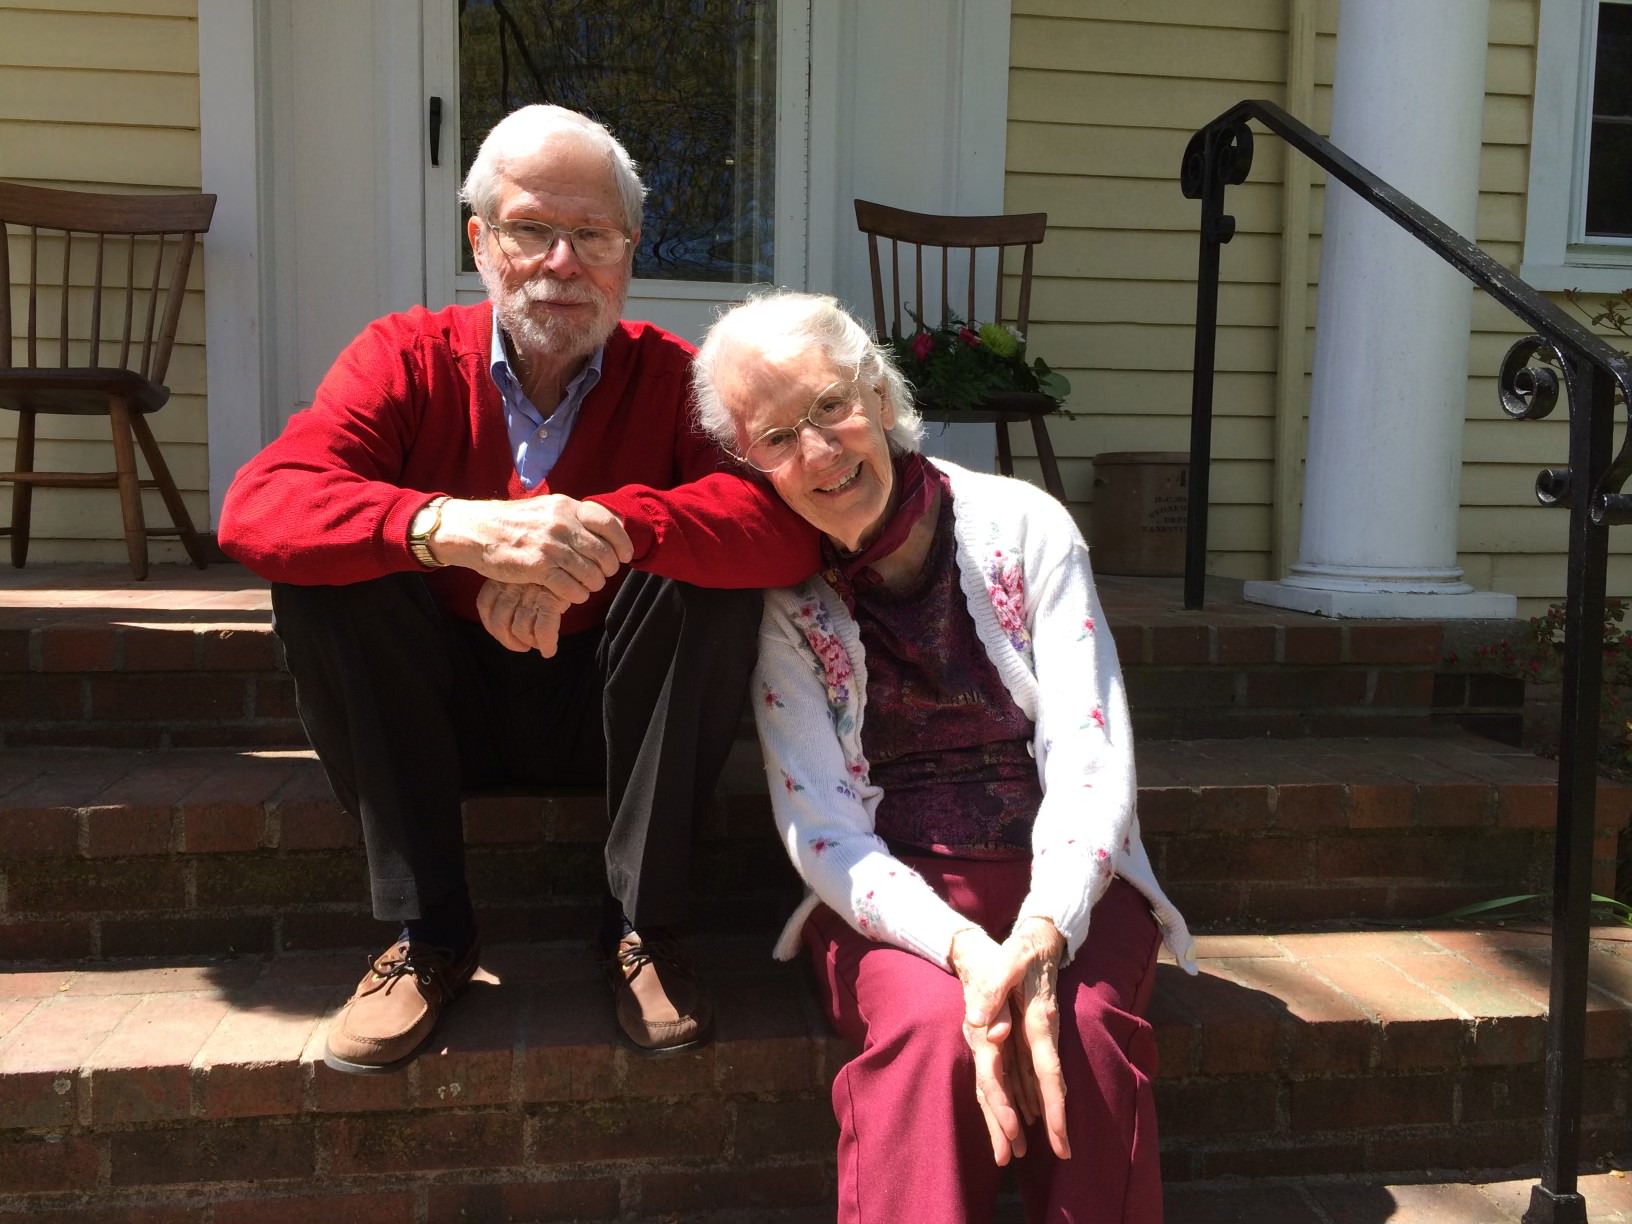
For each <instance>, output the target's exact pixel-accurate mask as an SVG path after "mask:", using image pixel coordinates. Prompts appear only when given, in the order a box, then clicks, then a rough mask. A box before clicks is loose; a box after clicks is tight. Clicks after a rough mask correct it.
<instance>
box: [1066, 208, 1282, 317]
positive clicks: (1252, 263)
mask: <svg viewBox="0 0 1632 1224" xmlns="http://www.w3.org/2000/svg"><path fill="white" fill-rule="evenodd" d="M1198 248H1199V239H1198V236H1197V235H1196V234H1193V233H1191V234H1186V233H1183V232H1180V231H1177V230H1167V231H1162V232H1154V231H1152V232H1141V231H1138V230H1119V231H1110V230H1101V229H1096V228H1091V227H1090V228H1070V227H1066V226H1060V225H1055V224H1054V219H1053V217H1052V216H1050V218H1049V227H1048V237H1047V239H1046V240H1045V241H1044V242H1043V245H1042V246H1040V247H1038V248H1037V272H1038V274H1043V273H1044V272H1046V274H1047V275H1049V276H1072V277H1084V278H1090V279H1095V278H1102V279H1107V280H1137V279H1140V278H1145V277H1148V278H1150V279H1152V280H1180V281H1188V282H1189V285H1190V294H1191V298H1192V300H1193V299H1194V296H1195V277H1196V261H1197V258H1198ZM1280 258H1281V253H1280V237H1279V236H1278V235H1275V234H1237V235H1236V236H1235V238H1234V239H1233V240H1232V241H1231V242H1230V244H1229V245H1228V246H1226V247H1225V248H1224V255H1223V258H1222V260H1221V261H1220V263H1221V269H1220V271H1221V276H1222V278H1223V279H1224V280H1225V281H1226V282H1229V283H1236V284H1278V283H1279V282H1280V275H1281V268H1280Z"/></svg>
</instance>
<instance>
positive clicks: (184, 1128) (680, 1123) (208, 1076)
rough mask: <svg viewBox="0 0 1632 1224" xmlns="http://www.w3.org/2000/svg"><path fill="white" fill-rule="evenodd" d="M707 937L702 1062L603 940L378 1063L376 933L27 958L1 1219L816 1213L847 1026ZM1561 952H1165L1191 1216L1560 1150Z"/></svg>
mask: <svg viewBox="0 0 1632 1224" xmlns="http://www.w3.org/2000/svg"><path fill="white" fill-rule="evenodd" d="M693 950H694V953H695V955H696V959H697V961H698V963H699V967H700V969H701V971H702V972H703V974H704V975H705V977H706V978H707V980H708V981H709V982H710V983H711V985H712V987H713V988H714V990H715V993H716V996H717V998H718V1000H719V1014H720V1018H719V1040H718V1041H717V1042H716V1043H715V1044H713V1045H712V1046H710V1047H709V1048H707V1049H705V1050H703V1051H700V1052H698V1053H696V1054H692V1055H687V1056H681V1057H677V1058H672V1059H668V1060H663V1061H657V1062H648V1061H644V1060H640V1059H637V1058H633V1057H631V1056H630V1055H629V1054H628V1053H627V1052H626V1051H624V1050H623V1049H622V1048H621V1047H619V1046H617V1045H616V1044H615V1043H613V1042H611V1041H610V1040H609V1034H610V1033H611V1032H612V1023H613V1022H612V1017H611V1008H610V1002H609V998H608V996H607V993H606V991H605V988H604V986H603V985H602V983H601V981H600V980H599V969H598V967H597V965H596V964H595V963H594V961H593V958H592V957H591V956H590V954H589V952H588V951H587V949H585V948H584V947H583V946H581V945H575V944H564V943H554V944H521V945H508V946H498V947H491V948H490V949H489V950H488V952H487V954H486V955H485V956H484V974H483V979H482V980H481V981H480V982H479V983H478V984H476V985H475V986H473V987H472V988H471V990H470V992H469V994H468V995H467V996H466V997H465V998H463V999H462V1000H461V1001H460V1002H459V1003H458V1005H457V1006H456V1007H455V1008H454V1009H453V1010H452V1011H450V1013H449V1014H448V1016H447V1017H446V1019H445V1021H444V1024H443V1027H442V1028H441V1029H440V1030H439V1033H438V1037H437V1039H436V1041H435V1043H434V1046H433V1048H432V1050H430V1051H429V1052H427V1053H426V1054H424V1055H423V1056H421V1057H420V1058H419V1059H417V1060H416V1061H415V1062H414V1063H413V1064H411V1066H410V1067H409V1068H408V1069H406V1070H405V1071H403V1072H401V1073H399V1074H393V1075H386V1076H375V1077H352V1076H343V1075H337V1074H335V1073H333V1072H331V1071H329V1070H328V1068H326V1067H324V1066H323V1065H322V1063H321V1061H320V1051H321V1048H322V1039H323V1034H324V1032H325V1025H326V1023H327V1019H328V1017H329V1016H331V1015H332V1013H333V1011H334V1009H335V1008H336V1007H337V1006H338V1005H339V1003H340V1002H341V1001H342V1000H343V998H344V996H345V995H346V993H347V992H348V990H349V988H350V986H351V985H352V984H353V983H354V981H355V978H356V976H357V973H358V971H359V968H360V965H361V961H360V959H359V958H358V957H357V956H355V955H341V954H336V953H323V954H307V955H288V956H279V957H272V958H258V957H240V958H230V959H219V960H192V961H183V962H172V963H168V964H157V963H153V962H114V963H109V964H102V965H97V966H95V967H87V966H84V965H63V966H52V967H42V968H39V969H36V970H31V971H18V972H13V973H11V974H8V975H6V976H5V977H3V978H0V1219H4V1218H10V1216H8V1215H6V1214H5V1213H7V1212H10V1213H14V1214H15V1215H16V1216H17V1217H18V1218H28V1219H30V1220H36V1219H45V1220H50V1219H52V1218H53V1211H54V1209H61V1210H62V1211H63V1212H64V1213H65V1214H63V1215H61V1216H59V1217H57V1218H61V1219H63V1220H64V1221H66V1220H67V1219H74V1220H76V1221H82V1220H87V1219H98V1220H101V1219H113V1218H119V1219H138V1218H139V1219H144V1220H147V1219H153V1220H165V1221H171V1220H196V1221H198V1222H199V1224H205V1222H206V1221H209V1222H211V1224H224V1222H225V1221H247V1220H250V1219H254V1220H260V1221H279V1222H281V1221H296V1220H309V1219H318V1218H357V1219H361V1220H376V1219H378V1220H388V1219H389V1220H399V1219H433V1220H442V1219H457V1218H472V1219H499V1218H527V1219H532V1218H593V1219H606V1220H647V1221H654V1222H655V1221H656V1220H658V1219H664V1220H668V1219H679V1220H697V1221H702V1220H715V1221H720V1220H724V1219H727V1218H735V1217H732V1216H731V1215H730V1214H729V1213H731V1212H742V1213H745V1214H744V1215H743V1216H742V1217H741V1218H743V1219H751V1218H757V1219H766V1220H775V1219H778V1218H791V1217H779V1216H777V1215H775V1214H773V1211H772V1209H773V1208H774V1209H779V1210H784V1211H809V1212H812V1213H815V1212H817V1211H819V1210H820V1209H821V1208H823V1207H824V1206H825V1205H827V1204H828V1203H829V1202H830V1196H831V1193H832V1165H831V1153H832V1143H833V1138H834V1127H833V1123H832V1120H831V1115H830V1113H829V1107H828V1100H827V1096H828V1093H827V1089H828V1084H829V1081H830V1079H831V1077H832V1075H833V1074H834V1072H835V1070H836V1068H837V1067H838V1066H839V1065H840V1063H841V1062H842V1060H843V1058H844V1057H845V1050H844V1047H843V1046H842V1045H841V1043H839V1042H838V1041H836V1039H834V1038H832V1037H831V1036H829V1035H828V1034H827V1033H826V1032H825V1031H824V1029H823V1026H822V1022H821V1020H820V1018H819V1015H818V1012H817V1009H816V1007H815V1005H814V1001H813V998H812V996H811V994H810V990H809V986H808V984H807V981H806V979H805V977H804V974H803V972H802V971H801V970H799V969H797V968H793V967H788V966H778V965H774V964H771V963H770V962H768V961H767V960H766V959H764V958H765V955H766V945H765V942H764V941H763V940H761V939H757V938H748V937H738V938H710V939H706V940H701V941H696V942H694V945H693ZM1547 962H1548V944H1547V938H1546V934H1545V932H1544V931H1541V930H1514V929H1507V930H1500V929H1498V930H1460V929H1459V930H1417V931H1389V932H1377V931H1350V932H1334V933H1326V934H1304V935H1260V936H1218V937H1204V938H1203V940H1202V946H1201V963H1202V970H1203V972H1202V974H1201V976H1199V977H1196V978H1190V977H1187V976H1185V975H1184V974H1182V973H1180V972H1179V971H1178V970H1177V968H1176V967H1174V966H1172V965H1170V964H1164V965H1162V966H1160V967H1159V968H1158V975H1157V976H1158V982H1157V989H1156V995H1155V998H1154V1000H1153V1003H1152V1006H1151V1009H1150V1019H1151V1022H1152V1024H1153V1026H1154V1028H1155V1032H1156V1037H1157V1043H1158V1048H1159V1051H1160V1060H1161V1068H1160V1072H1159V1078H1158V1081H1157V1096H1158V1109H1159V1112H1160V1116H1161V1124H1162V1145H1163V1164H1164V1171H1165V1175H1166V1177H1167V1180H1168V1183H1169V1185H1170V1186H1171V1187H1172V1188H1173V1196H1174V1199H1175V1206H1176V1207H1178V1206H1180V1205H1181V1204H1190V1205H1191V1206H1192V1208H1193V1210H1194V1212H1195V1214H1193V1215H1189V1216H1187V1215H1186V1214H1183V1213H1178V1214H1175V1215H1174V1216H1173V1217H1172V1218H1174V1219H1175V1220H1176V1221H1182V1220H1184V1219H1186V1218H1191V1219H1196V1220H1203V1219H1205V1220H1219V1219H1225V1218H1234V1217H1227V1216H1218V1215H1212V1214H1207V1213H1205V1211H1204V1210H1203V1200H1202V1198H1201V1197H1198V1196H1200V1195H1204V1194H1205V1190H1198V1189H1196V1188H1194V1186H1195V1183H1201V1182H1207V1181H1210V1180H1212V1179H1218V1178H1233V1177H1254V1178H1257V1177H1272V1178H1282V1179H1286V1178H1296V1179H1298V1182H1299V1184H1306V1183H1307V1182H1308V1181H1309V1179H1315V1178H1321V1177H1329V1176H1334V1175H1339V1174H1347V1175H1362V1176H1365V1177H1368V1178H1374V1179H1377V1178H1386V1177H1388V1176H1389V1175H1399V1174H1407V1173H1409V1174H1414V1175H1416V1176H1418V1177H1420V1176H1421V1171H1422V1170H1424V1169H1429V1168H1438V1169H1496V1168H1505V1167H1508V1166H1511V1165H1517V1164H1520V1163H1523V1162H1527V1161H1530V1160H1533V1159H1535V1158H1536V1156H1537V1154H1538V1151H1539V1145H1540V1141H1539V1119H1540V1117H1541V1112H1542V1088H1541V1085H1542V1062H1543V1056H1544V1042H1545V1017H1544V1012H1545V1000H1546V996H1547V982H1548V963H1547ZM1590 971H1591V979H1592V983H1593V986H1592V991H1591V997H1590V1002H1589V1012H1588V1021H1587V1052H1586V1057H1587V1060H1588V1061H1587V1065H1586V1076H1585V1085H1586V1089H1585V1091H1586V1100H1585V1111H1584V1125H1583V1140H1582V1142H1583V1147H1582V1150H1583V1151H1584V1152H1587V1153H1593V1154H1598V1153H1604V1152H1610V1151H1616V1150H1626V1149H1627V1148H1628V1147H1632V1121H1629V1120H1628V1110H1627V1108H1626V1106H1627V1102H1628V1099H1629V1098H1632V937H1629V932H1628V931H1627V930H1626V929H1625V928H1615V929H1600V930H1597V931H1595V932H1594V941H1593V945H1592V951H1591V967H1590ZM955 1036H956V1035H955V1034H950V1033H949V1035H948V1037H949V1039H955ZM1238 1188H1239V1187H1238ZM1265 1190H1266V1193H1268V1195H1269V1199H1270V1200H1272V1201H1273V1200H1276V1199H1277V1198H1278V1197H1281V1196H1287V1195H1290V1197H1289V1198H1288V1207H1287V1211H1288V1212H1289V1214H1258V1215H1256V1216H1250V1217H1243V1218H1257V1219H1275V1220H1277V1221H1294V1222H1296V1221H1301V1220H1304V1219H1322V1217H1320V1216H1319V1215H1316V1214H1313V1213H1312V1212H1311V1211H1294V1210H1293V1209H1294V1208H1297V1207H1298V1206H1299V1204H1300V1203H1302V1204H1303V1205H1304V1207H1307V1205H1308V1204H1307V1201H1306V1200H1305V1199H1304V1198H1302V1197H1301V1192H1297V1191H1293V1190H1291V1189H1290V1188H1289V1187H1287V1186H1285V1185H1282V1186H1280V1187H1265ZM1341 1200H1342V1195H1340V1194H1339V1195H1337V1197H1336V1198H1335V1199H1334V1200H1333V1201H1334V1202H1336V1201H1341ZM1317 1201H1319V1196H1317ZM92 1207H94V1208H96V1209H97V1211H96V1213H95V1214H71V1209H87V1208H92ZM126 1209H129V1214H128V1215H127V1214H123V1213H124V1212H125V1210H126ZM138 1209H140V1210H138ZM210 1210H213V1212H214V1214H213V1215H210V1214H207V1212H208V1211H210ZM144 1212H146V1213H149V1214H144ZM382 1213H383V1214H382ZM461 1213H464V1214H463V1215H462V1214H461ZM710 1213H714V1214H710ZM721 1213H724V1214H721ZM755 1213H759V1214H755ZM811 1218H816V1216H815V1215H814V1214H812V1216H811ZM1335 1218H1340V1219H1341V1218H1351V1217H1347V1216H1343V1215H1341V1214H1338V1215H1337V1216H1336V1217H1335ZM1352 1218H1361V1217H1352ZM1365 1218H1371V1217H1369V1216H1367V1217H1365ZM1376 1218H1378V1219H1381V1218H1384V1216H1377V1217H1376ZM1430 1218H1443V1219H1456V1218H1457V1217H1455V1216H1442V1217H1430ZM1474 1218H1477V1217H1474ZM1487 1218H1500V1217H1498V1216H1495V1215H1494V1213H1493V1214H1492V1216H1490V1217H1487ZM1595 1218H1599V1217H1595Z"/></svg>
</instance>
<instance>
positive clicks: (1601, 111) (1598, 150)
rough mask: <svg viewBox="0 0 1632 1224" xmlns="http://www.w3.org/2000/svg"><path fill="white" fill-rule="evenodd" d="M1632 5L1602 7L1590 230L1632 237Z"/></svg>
mask: <svg viewBox="0 0 1632 1224" xmlns="http://www.w3.org/2000/svg"><path fill="white" fill-rule="evenodd" d="M1629 182H1632V5H1629V4H1600V5H1599V6H1598V54H1597V58H1596V62H1595V64H1594V71H1593V79H1592V152H1591V157H1590V160H1589V162H1588V165H1587V233H1588V234H1592V235H1602V236H1615V237H1632V197H1629V196H1628V193H1627V190H1626V186H1627V183H1629Z"/></svg>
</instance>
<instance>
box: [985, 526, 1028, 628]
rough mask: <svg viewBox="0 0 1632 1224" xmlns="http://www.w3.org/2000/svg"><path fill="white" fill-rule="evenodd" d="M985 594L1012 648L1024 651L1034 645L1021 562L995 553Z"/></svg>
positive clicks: (989, 568)
mask: <svg viewBox="0 0 1632 1224" xmlns="http://www.w3.org/2000/svg"><path fill="white" fill-rule="evenodd" d="M986 595H987V597H988V598H989V599H991V601H992V610H993V611H995V612H996V613H997V625H998V628H1000V629H1002V630H1003V632H1004V633H1006V634H1007V635H1008V638H1009V644H1010V645H1011V646H1013V647H1014V648H1015V649H1016V650H1018V651H1021V652H1024V651H1025V650H1026V649H1027V648H1028V647H1029V646H1030V645H1031V634H1030V632H1028V631H1027V629H1026V576H1025V574H1023V573H1022V572H1021V570H1020V565H1019V562H1017V561H1014V560H1011V559H1010V558H1008V557H1005V556H1004V555H1003V550H1002V549H1001V548H1000V549H998V550H996V551H995V552H993V553H992V560H991V564H990V565H989V566H988V567H987V569H986Z"/></svg>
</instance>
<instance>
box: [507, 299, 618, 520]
mask: <svg viewBox="0 0 1632 1224" xmlns="http://www.w3.org/2000/svg"><path fill="white" fill-rule="evenodd" d="M605 355H606V346H605V345H602V346H601V347H600V348H597V349H596V350H595V351H594V352H593V353H591V354H590V355H589V360H588V361H586V362H585V363H584V368H583V369H582V370H581V371H580V372H579V374H578V377H577V378H575V379H573V380H572V381H571V382H570V383H568V384H567V390H566V394H565V395H563V396H562V397H561V402H560V403H559V404H557V405H556V406H555V411H554V412H552V413H551V414H550V419H549V420H547V421H546V420H545V419H544V416H543V414H542V413H540V412H539V410H538V408H537V406H536V405H534V403H533V401H532V400H530V399H528V398H527V393H526V392H525V391H523V390H522V389H521V381H520V380H519V379H518V378H517V377H516V373H515V371H514V370H512V369H511V368H510V355H509V354H508V353H507V352H505V348H504V331H503V329H502V328H500V327H499V317H498V315H497V314H495V315H494V316H493V362H492V367H491V369H492V374H493V385H494V386H496V387H497V388H498V389H499V398H500V399H502V400H503V401H504V425H505V428H506V429H507V430H509V432H510V450H511V452H512V453H513V454H514V455H515V457H516V475H517V476H519V477H520V478H521V485H522V488H524V489H535V488H537V487H538V485H539V483H540V482H541V481H542V480H543V479H544V478H545V477H546V476H548V475H549V474H550V469H551V468H553V467H554V466H555V461H556V460H557V459H559V458H561V451H562V450H563V449H564V448H565V447H566V445H567V439H568V438H569V437H570V436H571V435H572V427H573V426H574V425H575V424H576V423H577V421H578V409H579V408H580V407H582V406H583V402H584V397H585V396H587V395H588V394H589V393H590V391H591V390H592V389H593V388H594V386H595V384H596V383H598V382H600V381H601V358H602V357H603V356H605Z"/></svg>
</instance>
